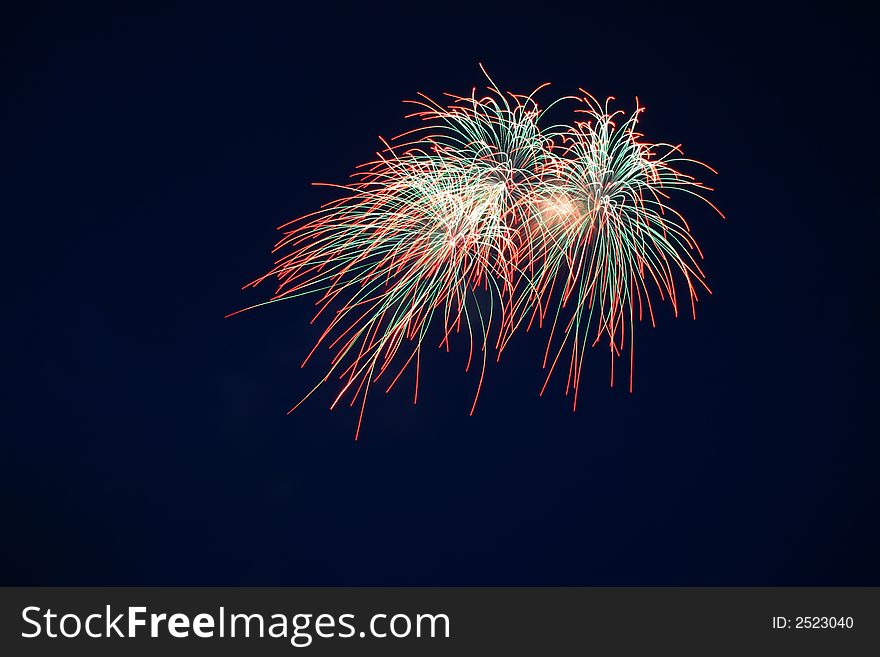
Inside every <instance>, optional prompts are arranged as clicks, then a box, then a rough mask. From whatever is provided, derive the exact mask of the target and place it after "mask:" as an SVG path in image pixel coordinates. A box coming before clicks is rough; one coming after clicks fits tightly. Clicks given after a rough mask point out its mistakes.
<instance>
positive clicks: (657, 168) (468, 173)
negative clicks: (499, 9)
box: [233, 76, 720, 438]
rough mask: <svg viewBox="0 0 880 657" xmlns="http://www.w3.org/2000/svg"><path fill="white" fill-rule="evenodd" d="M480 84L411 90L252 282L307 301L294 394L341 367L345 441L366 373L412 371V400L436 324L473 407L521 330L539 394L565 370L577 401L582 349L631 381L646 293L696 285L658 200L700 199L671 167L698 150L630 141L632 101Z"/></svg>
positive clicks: (367, 382)
mask: <svg viewBox="0 0 880 657" xmlns="http://www.w3.org/2000/svg"><path fill="white" fill-rule="evenodd" d="M487 78H488V76H487ZM489 82H490V86H489V89H488V91H487V93H486V94H485V95H483V96H479V97H478V96H477V93H476V90H474V91H473V92H472V93H471V95H470V96H469V97H459V96H453V95H450V94H447V96H448V98H449V102H448V104H447V105H441V104H439V103H436V102H434V101H433V100H431V99H429V98H428V97H426V96H420V99H419V100H417V101H409V102H411V103H412V104H413V105H414V106H415V107H416V110H415V111H414V112H413V113H411V114H410V115H409V116H408V117H407V118H415V119H418V120H420V121H421V123H420V124H419V125H418V127H416V128H415V129H413V130H412V131H410V132H407V133H404V134H403V135H399V136H398V137H395V138H394V139H391V140H389V141H383V146H384V148H383V149H382V150H381V151H380V152H379V153H377V159H376V160H374V161H372V162H369V163H367V164H365V165H362V166H361V167H359V168H358V171H357V172H356V173H355V174H354V176H353V177H352V181H351V182H350V183H349V184H346V185H332V187H336V188H338V189H339V190H341V191H342V194H341V195H340V196H339V198H337V199H336V200H333V201H331V202H329V203H327V204H326V205H324V206H323V207H322V208H321V209H320V210H318V211H317V212H314V213H311V214H309V215H306V216H304V217H301V218H299V219H296V220H294V221H292V222H289V223H287V224H285V225H283V226H281V227H280V230H282V231H283V235H284V236H283V237H282V238H281V240H280V241H279V242H278V243H277V244H276V246H275V249H274V251H273V252H274V253H277V254H279V255H280V257H279V259H278V260H277V261H276V262H275V266H274V268H273V269H272V270H271V271H269V272H268V273H267V274H266V275H264V276H262V277H260V278H258V279H257V280H256V281H254V282H252V283H250V284H249V286H256V285H257V284H259V283H261V282H263V281H265V280H267V279H275V280H276V281H277V287H276V290H275V294H274V295H273V296H272V297H271V299H270V300H269V301H266V302H264V303H263V304H257V305H265V304H266V303H273V302H276V301H282V300H285V299H291V298H294V297H299V296H303V295H310V296H312V297H313V298H315V299H316V302H315V303H316V307H317V311H316V313H315V316H314V319H313V321H315V320H318V319H320V318H323V319H324V321H325V326H324V330H323V332H322V334H321V336H320V338H319V339H318V341H317V343H316V344H315V346H314V348H313V349H312V351H311V352H310V353H309V356H308V357H307V358H306V360H305V362H304V363H303V365H305V364H306V362H308V360H309V358H310V357H311V356H312V354H314V353H315V351H316V350H317V349H318V348H319V347H321V346H322V345H324V346H325V347H326V348H328V349H329V350H330V351H331V354H332V357H331V362H330V366H329V369H328V371H327V372H326V374H325V375H324V377H323V378H322V379H321V380H320V381H319V382H318V384H317V385H316V386H315V388H313V389H312V391H311V392H310V393H309V394H308V395H306V396H305V398H304V399H303V401H304V400H305V399H306V398H308V397H309V395H311V393H312V392H314V391H315V390H316V389H317V388H318V387H319V386H320V385H321V384H323V383H325V382H326V381H328V379H330V378H331V377H334V378H337V379H338V380H339V381H340V383H341V389H340V390H339V392H338V394H337V396H336V398H335V399H334V401H333V403H332V405H331V408H333V407H335V406H336V405H337V404H338V403H339V402H340V401H342V400H348V403H349V405H352V406H353V405H355V404H356V403H358V404H359V406H360V413H359V417H358V425H357V431H356V434H355V438H357V435H358V434H359V433H360V427H361V422H362V419H363V412H364V406H365V404H366V399H367V396H368V393H369V391H370V388H371V386H374V385H381V386H382V388H384V389H385V391H386V392H387V391H389V390H391V388H392V387H393V386H394V384H395V383H396V382H397V381H398V380H399V378H400V377H401V375H402V374H403V373H404V372H405V371H407V370H408V369H410V368H413V369H415V380H416V382H415V391H414V398H413V400H414V402H415V401H416V400H417V399H418V380H419V376H420V353H421V351H422V348H423V346H425V344H426V341H427V340H429V338H428V334H429V328H431V327H432V326H439V327H440V328H441V329H442V330H441V332H440V335H441V336H442V337H441V339H440V341H439V346H440V347H441V348H445V349H447V350H449V348H450V338H451V336H452V335H453V334H464V335H465V336H466V338H467V342H468V343H469V348H468V355H467V364H466V366H465V370H466V371H467V370H469V369H470V368H471V367H473V366H476V367H478V368H479V370H480V376H479V382H478V384H477V386H476V392H475V395H474V400H473V405H472V406H471V409H470V412H471V413H473V412H474V407H475V405H476V402H477V398H478V397H479V394H480V389H481V388H482V384H483V379H484V376H485V372H486V366H487V361H488V359H489V352H490V351H493V352H494V357H495V358H496V359H497V358H500V355H501V352H502V351H503V349H504V348H505V346H506V345H507V343H508V341H509V339H510V337H511V335H513V333H514V332H515V331H516V329H517V328H519V327H520V326H525V329H526V330H528V329H529V328H531V327H532V326H538V327H542V326H545V325H546V326H549V338H548V342H547V349H546V352H545V354H544V359H543V366H544V368H545V370H546V371H547V375H546V379H545V381H544V385H543V387H542V388H541V392H542V394H543V392H544V390H545V389H546V387H547V383H548V382H549V380H550V378H551V376H552V374H553V372H554V371H556V370H557V369H565V368H566V366H567V375H566V385H565V391H566V394H569V393H571V395H572V397H573V400H574V401H573V406H574V407H575V408H576V407H577V396H578V388H579V383H580V378H581V371H582V369H583V366H584V355H585V353H586V352H587V347H588V346H595V345H597V344H599V343H602V342H604V343H606V344H607V346H608V349H609V351H610V354H611V363H612V365H611V384H612V385H613V384H614V361H615V359H616V358H617V357H619V356H621V355H622V354H623V353H624V352H625V351H627V347H628V351H629V372H630V374H629V386H630V390H631V389H632V363H633V361H632V356H633V338H634V331H633V324H634V322H635V321H636V320H641V319H644V318H645V317H647V318H648V319H650V321H651V324H652V325H653V324H654V307H653V302H652V294H653V295H654V296H656V297H657V298H659V299H660V300H668V301H669V302H670V303H671V305H672V307H673V309H674V311H675V314H676V315H677V314H678V310H679V305H680V304H681V303H682V295H681V291H683V292H685V293H686V303H687V305H688V306H689V307H690V312H691V313H695V304H696V301H697V294H698V291H699V290H700V289H703V290H706V291H709V288H708V287H707V286H706V283H705V280H704V275H703V272H702V270H701V269H700V267H699V265H698V262H697V261H698V260H699V259H701V258H702V254H701V253H700V251H699V247H698V246H697V243H696V242H695V240H694V238H693V237H692V236H691V233H690V229H689V227H688V224H687V223H686V222H685V220H684V218H683V217H682V216H681V214H679V213H678V212H677V211H676V210H675V209H673V208H672V207H671V206H670V205H668V200H669V198H670V192H678V191H681V192H686V193H689V194H692V195H694V196H696V197H698V198H700V199H702V200H704V201H705V199H704V198H703V196H702V193H703V192H704V191H706V190H709V189H710V188H708V187H706V186H704V185H703V184H701V183H700V182H698V181H697V180H696V179H695V178H693V177H691V176H689V175H685V174H684V173H681V172H680V171H678V170H677V168H676V167H678V166H680V165H681V164H685V165H687V164H697V165H701V163H699V162H696V161H695V160H690V159H687V158H684V157H683V155H682V154H681V150H680V148H679V147H678V146H672V145H669V144H650V143H646V142H644V141H642V137H643V136H642V135H641V134H639V133H638V132H637V131H636V129H637V122H638V117H639V114H640V113H641V111H642V108H640V107H639V106H638V101H637V103H636V109H635V111H634V112H633V113H632V114H630V115H628V116H627V115H626V114H624V113H623V112H621V111H612V110H611V109H610V107H609V102H610V100H613V99H609V102H606V103H605V104H604V105H603V104H600V103H598V102H597V101H596V100H595V99H594V98H593V97H592V96H590V95H589V94H587V93H586V92H585V91H583V90H581V92H582V94H583V95H582V96H581V97H568V98H563V99H560V100H559V101H556V102H554V103H552V104H551V105H550V106H548V108H547V109H549V108H550V107H552V106H553V105H556V104H557V103H559V102H560V101H566V102H572V103H576V114H575V116H576V120H575V121H574V123H573V125H548V126H545V125H544V123H546V121H545V114H546V111H547V109H542V108H540V107H539V106H538V103H537V101H536V99H535V95H536V93H537V92H538V91H539V90H540V89H541V88H542V87H539V88H538V89H537V90H536V91H535V92H533V93H532V94H531V95H528V96H521V95H516V94H511V93H503V92H502V91H501V90H500V89H499V88H498V87H497V86H496V85H495V84H494V83H493V82H492V81H491V79H489ZM544 86H546V85H544ZM701 166H706V165H701ZM707 168H708V167H707ZM710 170H711V169H710ZM706 202H707V203H708V201H706ZM709 205H711V203H710V204H709ZM712 207H713V208H714V206H712ZM716 211H717V210H716ZM719 214H720V212H719ZM254 307H256V306H252V307H251V308H254ZM249 309H250V308H246V309H245V310H249ZM239 312H241V311H239ZM233 314H235V313H233ZM430 344H431V345H432V346H433V345H434V344H435V342H434V340H433V338H431V343H430ZM380 381H381V383H380ZM300 403H302V401H301V402H300ZM298 405H299V404H297V406H298ZM295 408H296V406H295V407H294V409H295ZM294 409H291V411H293V410H294Z"/></svg>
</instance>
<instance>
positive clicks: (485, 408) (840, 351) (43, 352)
mask: <svg viewBox="0 0 880 657" xmlns="http://www.w3.org/2000/svg"><path fill="white" fill-rule="evenodd" d="M508 12H509V9H508V10H506V11H505V12H500V13H499V12H496V13H493V12H491V11H488V10H486V11H483V12H478V13H471V14H469V15H462V16H455V15H443V16H439V15H433V16H406V15H403V14H400V13H397V12H392V13H386V14H379V13H378V11H377V12H376V13H367V12H366V11H364V10H361V12H359V13H358V14H352V13H350V12H347V11H342V10H339V11H334V12H332V15H331V14H328V15H326V16H311V15H305V14H303V13H302V12H301V11H298V10H296V9H294V8H293V7H292V4H291V6H289V7H286V8H275V9H265V8H263V9H259V10H252V11H249V12H247V13H243V12H242V11H241V10H240V9H235V8H233V6H231V5H215V6H213V7H212V8H211V9H210V10H208V9H206V8H197V7H196V6H195V5H190V6H189V7H188V8H184V9H181V8H156V7H150V8H148V9H144V10H141V11H129V12H128V13H126V12H125V11H123V10H122V9H119V8H116V9H113V10H111V9H109V8H106V7H98V6H97V5H92V6H89V7H88V8H84V7H79V8H71V7H68V8H66V9H63V10H61V9H58V8H53V7H51V6H48V5H42V6H40V5H35V6H34V8H33V9H32V10H31V11H30V12H29V13H27V14H26V15H25V14H18V15H14V16H13V15H9V16H7V18H6V19H5V20H4V21H3V23H4V27H3V30H4V37H3V44H4V45H3V68H4V78H5V82H4V92H3V116H4V121H3V124H4V125H3V132H4V133H5V135H6V136H5V137H4V140H3V155H4V157H3V171H2V180H0V194H2V203H3V208H4V210H3V220H4V221H3V224H4V229H3V231H4V234H3V247H4V248H3V252H4V258H3V265H4V269H5V270H7V273H6V276H5V281H6V285H5V289H4V292H5V295H4V296H5V302H4V304H3V305H4V309H3V314H4V320H3V325H4V328H5V332H6V334H7V338H6V340H5V341H4V352H5V357H4V368H3V371H4V374H5V376H4V377H3V397H2V398H3V408H4V413H3V416H4V423H3V426H4V428H3V431H2V433H3V437H2V442H0V444H2V452H0V454H2V457H0V464H2V469H3V474H2V476H0V493H2V500H3V504H2V510H3V517H4V519H3V532H4V538H3V549H4V551H5V552H6V556H5V558H4V559H3V561H2V563H3V573H2V574H3V576H2V583H3V584H85V585H99V584H180V585H184V584H189V585H194V584H217V585H219V584H255V585H268V584H277V585H342V584H372V585H380V584H381V585H391V584H404V585H406V584H416V585H430V584H436V585H452V584H473V585H489V584H501V585H538V584H556V585H586V584H597V585H598V584H603V585H605V584H607V585H636V584H650V585H653V584H669V585H707V584H725V585H747V584H763V585H782V584H828V585H830V584H848V585H859V584H873V585H878V584H880V564H878V560H877V558H876V557H877V554H880V530H878V494H877V491H878V485H877V474H876V473H877V471H878V466H880V461H878V456H880V447H878V441H877V430H876V422H875V417H876V403H877V402H876V400H877V385H876V371H877V370H876V362H877V358H876V345H875V341H876V321H875V316H876V306H877V301H876V286H875V281H876V269H875V262H876V244H877V242H876V237H877V227H876V224H877V212H876V209H875V207H876V205H875V203H876V201H875V196H876V193H875V190H876V186H877V183H876V176H877V174H876V152H877V151H876V138H875V136H874V134H873V130H874V128H873V126H874V124H875V122H876V121H875V118H874V115H875V113H876V111H877V106H876V103H875V98H874V96H875V94H876V73H875V70H874V67H873V64H872V61H873V60H874V59H876V54H875V53H874V52H872V51H869V47H868V37H869V36H870V35H869V21H868V20H867V17H865V16H860V15H858V14H857V13H855V11H854V10H852V9H847V8H846V7H844V6H842V5H840V4H836V5H835V7H834V9H833V10H828V11H821V10H814V9H808V8H805V7H799V8H797V9H796V10H795V9H771V8H768V7H767V6H764V7H762V8H761V10H760V11H756V10H749V9H746V8H744V7H743V6H742V5H740V4H738V3H736V4H732V5H731V7H730V8H727V9H724V8H717V7H713V8H709V7H704V8H701V9H692V8H690V9H685V8H683V7H678V6H676V7H674V8H673V7H666V8H662V9H661V8H656V9H650V10H636V9H635V8H631V7H629V6H628V7H627V8H621V7H609V6H604V5H603V6H602V8H598V6H597V7H596V8H591V7H589V6H587V5H582V6H581V13H580V14H575V13H571V11H570V10H562V9H558V10H557V9H553V8H551V7H548V6H547V5H541V6H535V7H534V8H533V10H532V11H531V13H523V14H522V15H511V14H510V13H508ZM479 62H482V63H483V64H484V65H485V66H486V67H487V69H488V70H489V72H490V73H491V74H492V76H493V78H494V79H495V80H496V81H497V82H498V83H499V84H500V85H502V86H503V87H505V88H509V89H511V90H513V91H518V92H528V91H531V90H532V89H533V88H534V87H536V86H538V85H539V84H541V83H543V82H546V81H549V82H552V83H553V86H552V88H551V89H552V91H551V92H550V93H549V94H548V96H549V95H550V94H552V93H558V94H568V93H574V92H576V90H577V88H578V87H581V86H582V87H585V88H587V89H589V90H590V91H591V92H592V93H593V94H594V95H596V96H597V97H600V98H602V97H605V96H609V95H613V96H615V97H616V98H617V99H618V102H619V103H620V106H621V107H623V108H631V107H632V105H633V102H634V100H633V99H634V97H635V96H638V97H639V99H640V101H641V102H642V103H643V104H644V106H645V107H646V108H647V111H646V113H645V114H644V118H643V121H642V124H641V125H642V127H643V129H644V130H643V131H644V132H645V133H646V134H647V135H648V138H649V139H652V140H655V141H669V142H674V143H679V142H680V143H683V144H684V147H685V151H686V153H687V154H688V155H690V156H692V157H695V158H696V159H700V160H703V161H706V162H708V163H710V164H712V166H713V167H715V168H716V169H717V170H718V171H719V175H718V176H717V177H715V178H713V179H711V180H709V181H708V182H709V183H710V184H713V185H714V186H715V187H716V189H717V192H716V193H715V194H713V196H712V200H713V201H714V202H715V203H716V204H717V205H718V206H719V207H720V208H722V209H723V211H724V212H725V214H726V215H727V217H728V220H727V221H721V220H720V219H719V218H718V217H717V216H714V215H713V214H711V212H710V211H709V210H708V209H707V208H703V207H701V206H699V205H696V204H687V203H685V207H686V210H687V212H688V216H689V219H690V223H691V226H692V228H693V231H694V233H695V234H696V236H697V238H698V239H699V241H700V244H701V246H702V247H703V251H704V253H705V256H706V259H705V268H706V271H707V273H708V276H709V283H710V285H711V287H712V289H713V292H714V294H713V295H712V296H705V297H704V298H703V299H702V300H701V303H700V304H699V306H698V320H697V321H692V320H690V319H688V318H681V319H678V320H675V319H674V318H673V317H672V316H671V312H670V311H668V310H664V311H663V312H662V313H661V316H660V319H659V326H658V328H656V329H653V330H652V329H650V327H649V326H648V325H647V324H644V325H642V326H640V327H639V329H638V335H637V345H636V348H637V358H636V372H635V391H634V393H633V394H632V395H630V394H629V393H628V392H626V387H625V386H618V387H615V388H613V389H611V388H609V387H608V385H607V381H608V378H607V377H608V362H607V354H606V352H604V351H601V350H599V349H596V350H594V352H593V353H591V354H590V356H589V358H588V361H587V367H588V370H587V373H586V376H585V382H586V383H585V386H584V389H583V391H582V398H581V400H580V403H579V408H578V411H577V413H572V412H571V410H570V403H569V400H568V399H566V398H565V397H564V396H563V395H562V389H561V385H562V384H561V382H559V381H557V385H556V386H555V387H554V388H552V389H551V390H550V392H549V393H548V394H546V395H545V396H544V397H543V398H539V397H538V390H539V389H540V384H541V382H542V374H541V369H540V360H541V355H542V353H543V351H542V349H543V336H542V335H520V336H518V337H517V338H516V340H515V344H513V345H512V346H511V348H510V349H509V351H507V352H506V353H505V355H504V358H503V359H502V362H501V363H500V364H498V365H497V366H495V367H492V368H490V371H489V374H488V377H487V380H486V384H485V387H484V390H483V394H482V396H481V400H480V404H479V405H478V407H477V413H476V414H475V416H474V417H471V418H469V417H468V416H467V410H468V408H469V402H470V398H471V396H472V394H473V390H474V386H475V385H476V378H475V376H474V375H473V374H470V375H465V374H463V372H462V370H463V367H464V361H465V358H466V355H465V353H464V350H462V349H459V350H457V351H454V352H453V353H452V354H445V353H443V352H440V351H437V352H436V353H431V354H430V355H429V356H427V357H426V358H425V361H423V363H422V374H423V378H422V381H421V384H420V399H419V404H418V405H417V406H413V405H412V404H411V400H410V397H411V387H412V376H410V377H409V379H404V380H403V381H402V385H401V386H400V387H399V388H398V389H395V391H394V392H392V394H390V395H388V396H384V395H382V394H374V395H373V396H372V397H371V398H370V401H369V404H368V407H367V413H366V417H365V427H364V431H363V433H362V437H361V440H360V441H358V442H354V441H353V434H354V427H355V424H356V420H357V418H356V412H354V411H350V410H347V409H342V410H337V411H334V412H332V413H329V412H328V411H327V405H328V404H329V403H330V401H331V399H332V396H333V391H332V388H328V389H326V390H322V391H320V392H319V393H318V394H316V395H315V396H314V397H313V398H312V399H311V400H310V401H309V402H308V403H307V404H305V405H304V406H303V407H301V408H300V410H298V411H297V412H296V413H294V414H292V415H290V416H287V415H285V412H286V411H287V409H288V408H289V407H290V405H291V404H292V403H294V402H295V401H297V400H298V399H299V398H300V396H301V395H302V394H303V393H304V392H306V391H308V390H309V389H310V388H311V386H312V385H313V384H314V383H315V382H316V381H317V379H318V377H319V376H320V375H321V374H322V372H321V370H320V369H319V368H317V367H307V368H306V369H304V370H301V369H300V368H299V363H300V362H301V360H302V358H303V357H304V356H305V354H306V353H307V352H308V350H309V349H310V348H311V344H312V341H313V340H314V338H315V337H316V331H317V328H316V327H309V326H308V319H309V317H310V312H311V305H310V304H309V303H308V302H307V301H302V302H291V303H286V304H277V305H274V306H272V307H269V308H266V309H262V310H260V311H257V312H253V313H248V314H245V315H243V316H238V317H236V318H233V319H224V315H225V314H226V313H228V312H230V311H232V310H236V309H238V308H240V307H242V306H244V305H247V304H250V303H255V302H257V301H260V300H262V299H263V298H264V295H265V294H268V292H269V291H270V289H269V288H268V287H267V288H265V289H263V290H257V291H252V290H249V291H247V292H242V291H240V287H241V285H242V284H244V283H245V282H247V281H249V280H251V279H253V278H254V277H256V276H258V275H259V274H261V273H263V271H265V270H266V269H267V268H268V267H269V266H270V264H271V261H272V259H271V257H270V255H269V253H268V251H269V248H270V247H271V246H272V244H273V243H274V241H275V239H276V233H275V230H274V229H275V226H277V225H279V224H281V223H283V222H284V221H286V220H287V219H290V218H293V217H295V216H298V215H300V214H303V213H305V212H308V211H310V210H312V209H314V208H315V207H316V206H317V205H318V204H319V203H321V202H323V201H325V200H327V199H328V198H329V196H328V194H327V192H326V191H324V190H321V189H318V188H314V187H311V186H310V183H311V182H312V181H332V182H340V181H343V180H345V178H346V177H347V176H348V174H349V173H350V172H351V170H352V168H353V167H354V166H355V165H356V164H359V163H360V162H363V161H366V160H367V159H369V158H370V157H371V156H372V155H373V153H374V152H375V150H376V148H377V146H378V140H377V136H378V135H384V136H391V135H394V134H397V133H399V132H401V131H402V130H403V129H405V128H406V127H407V126H408V125H409V124H408V123H407V122H406V121H404V119H403V115H404V113H405V111H406V108H405V106H404V105H403V104H401V101H402V100H403V99H405V98H412V97H414V96H415V94H416V93H417V92H419V91H423V92H426V93H428V94H429V95H432V96H439V95H440V94H441V93H442V92H444V91H452V92H458V93H468V92H469V91H470V88H471V86H473V85H475V84H477V85H479V84H481V83H482V82H483V80H482V79H481V73H480V71H479V68H478V63H479ZM545 97H547V96H545Z"/></svg>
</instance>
